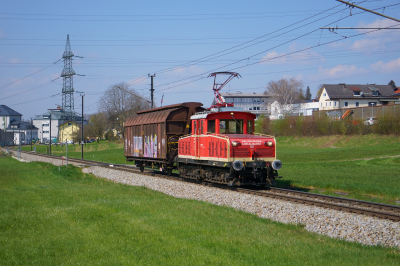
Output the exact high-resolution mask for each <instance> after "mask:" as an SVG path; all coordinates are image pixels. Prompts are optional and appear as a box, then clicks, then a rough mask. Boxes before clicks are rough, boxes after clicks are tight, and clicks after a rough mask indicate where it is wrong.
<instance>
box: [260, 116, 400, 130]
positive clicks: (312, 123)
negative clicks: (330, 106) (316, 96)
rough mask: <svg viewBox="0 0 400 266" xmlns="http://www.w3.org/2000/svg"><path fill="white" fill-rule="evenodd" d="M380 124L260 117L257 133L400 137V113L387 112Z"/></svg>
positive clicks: (325, 118)
mask: <svg viewBox="0 0 400 266" xmlns="http://www.w3.org/2000/svg"><path fill="white" fill-rule="evenodd" d="M378 119H379V123H378V124H374V125H372V126H368V125H364V121H363V120H355V119H353V118H351V117H350V118H348V119H343V120H335V119H333V118H332V117H328V116H325V115H324V116H320V117H318V116H316V115H314V116H297V117H293V116H289V117H286V118H284V119H278V120H269V119H268V118H264V117H260V118H259V120H258V122H257V127H256V131H257V132H260V133H263V134H268V135H274V136H326V135H356V134H361V135H364V134H370V133H376V134H395V135H400V112H399V111H394V112H386V113H385V114H382V115H380V116H379V117H378Z"/></svg>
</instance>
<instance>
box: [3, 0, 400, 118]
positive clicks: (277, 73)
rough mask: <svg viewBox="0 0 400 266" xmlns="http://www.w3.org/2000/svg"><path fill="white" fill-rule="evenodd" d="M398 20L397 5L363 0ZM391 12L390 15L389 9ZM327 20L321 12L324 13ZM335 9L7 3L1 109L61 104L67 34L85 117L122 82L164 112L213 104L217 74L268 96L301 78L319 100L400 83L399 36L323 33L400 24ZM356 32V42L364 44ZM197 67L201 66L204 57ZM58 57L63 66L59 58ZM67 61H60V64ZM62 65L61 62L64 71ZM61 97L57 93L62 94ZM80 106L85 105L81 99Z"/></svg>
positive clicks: (304, 4)
mask: <svg viewBox="0 0 400 266" xmlns="http://www.w3.org/2000/svg"><path fill="white" fill-rule="evenodd" d="M356 3H359V5H360V6H363V7H365V8H368V9H374V10H375V11H376V12H379V13H384V14H385V15H387V16H391V17H394V18H397V19H400V3H399V1H398V0H381V1H358V2H356ZM384 7H385V8H384ZM318 14H319V15H318ZM351 15H352V16H350V9H349V8H346V6H345V5H344V4H340V3H339V2H337V1H334V0H326V1H316V0H315V1H314V0H307V1H289V0H281V1H140V2H139V1H116V2H115V3H111V2H110V1H74V0H72V1H63V2H60V1H39V2H38V1H18V0H14V1H6V2H5V3H3V4H2V9H1V12H0V104H5V105H7V106H9V107H11V108H13V109H14V110H16V111H18V112H20V113H22V114H23V118H24V119H29V118H30V117H33V116H34V115H38V114H42V113H44V112H45V111H46V110H47V109H50V108H56V107H57V105H61V90H62V78H60V74H61V71H62V70H63V62H62V61H61V60H60V61H59V59H60V58H61V56H62V54H63V52H64V49H65V41H66V37H67V34H69V35H70V41H71V48H72V52H73V53H74V54H75V55H77V56H82V57H84V58H77V57H76V58H74V61H73V68H74V70H75V72H76V73H78V74H81V75H85V76H84V77H82V76H75V77H74V88H75V90H76V91H83V92H85V94H86V96H85V105H84V107H85V113H95V112H97V111H98V106H97V102H98V100H99V98H100V97H101V96H102V94H103V93H104V91H105V90H106V89H107V88H109V87H110V86H111V85H113V84H117V83H120V82H126V83H128V84H129V85H130V86H131V88H134V89H135V90H137V91H138V93H140V94H141V95H143V96H145V97H149V96H150V92H149V89H150V78H148V77H147V75H148V74H149V73H150V74H154V73H156V77H155V79H154V84H155V87H154V88H155V101H156V104H157V106H160V101H161V97H162V95H163V94H164V102H163V105H168V104H174V103H179V102H185V101H198V102H202V103H203V104H204V105H205V106H207V107H208V106H209V105H210V104H211V101H212V99H213V93H212V84H213V80H212V78H207V76H208V74H209V73H211V72H214V71H235V72H238V73H240V74H241V76H242V78H241V79H234V80H232V81H231V82H230V83H229V85H228V86H226V87H225V88H224V90H223V91H225V92H228V91H231V92H236V91H241V92H243V93H251V92H258V93H260V92H264V91H265V87H266V86H267V84H268V82H269V81H271V80H278V79H280V78H286V77H295V78H298V79H301V80H302V81H303V84H304V89H306V88H307V86H310V88H311V92H312V94H313V96H315V94H316V91H317V88H318V85H319V84H322V83H327V84H334V83H349V84H350V83H353V84H354V83H358V84H367V83H377V84H388V82H389V81H390V80H392V79H393V80H394V81H395V82H396V83H397V85H398V86H399V85H400V78H399V77H400V75H399V74H400V50H399V43H400V30H396V29H393V30H380V31H375V32H368V31H366V30H336V31H335V32H330V31H329V30H320V29H319V27H323V26H330V27H336V26H338V27H388V26H392V25H396V24H400V23H398V22H395V21H391V20H389V19H385V18H381V17H380V16H377V15H374V14H371V13H368V12H362V11H361V10H358V9H352V10H351ZM398 27H400V25H399V26H398ZM356 35H357V36H356ZM199 59H201V60H199ZM196 60H197V61H196ZM57 61H58V62H57ZM55 62H57V63H55ZM54 63H55V64H54ZM53 95H54V96H53ZM75 109H76V110H77V111H78V112H79V111H80V110H81V98H80V96H79V94H76V95H75Z"/></svg>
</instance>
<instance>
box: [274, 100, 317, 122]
mask: <svg viewBox="0 0 400 266" xmlns="http://www.w3.org/2000/svg"><path fill="white" fill-rule="evenodd" d="M318 106H319V102H317V101H313V100H301V101H298V102H296V103H293V104H286V105H280V104H279V103H278V101H274V102H273V103H271V115H270V116H269V118H270V119H271V120H274V119H281V118H284V117H285V116H311V115H312V112H313V111H318V110H319V108H318Z"/></svg>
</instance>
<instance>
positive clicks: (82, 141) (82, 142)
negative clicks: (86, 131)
mask: <svg viewBox="0 0 400 266" xmlns="http://www.w3.org/2000/svg"><path fill="white" fill-rule="evenodd" d="M77 92H78V93H80V94H81V96H82V118H81V121H82V125H81V145H82V160H83V144H84V143H85V141H84V140H83V97H84V96H85V94H83V92H81V91H77Z"/></svg>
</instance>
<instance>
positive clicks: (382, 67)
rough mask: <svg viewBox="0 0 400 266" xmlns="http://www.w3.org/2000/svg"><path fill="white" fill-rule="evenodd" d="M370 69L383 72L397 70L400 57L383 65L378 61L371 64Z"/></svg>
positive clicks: (399, 64) (399, 66)
mask: <svg viewBox="0 0 400 266" xmlns="http://www.w3.org/2000/svg"><path fill="white" fill-rule="evenodd" d="M370 68H371V69H372V70H376V71H384V72H392V71H395V70H396V69H397V68H400V57H399V58H398V59H395V60H392V61H389V62H387V63H384V62H383V61H378V62H376V63H375V64H372V65H371V66H370Z"/></svg>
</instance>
